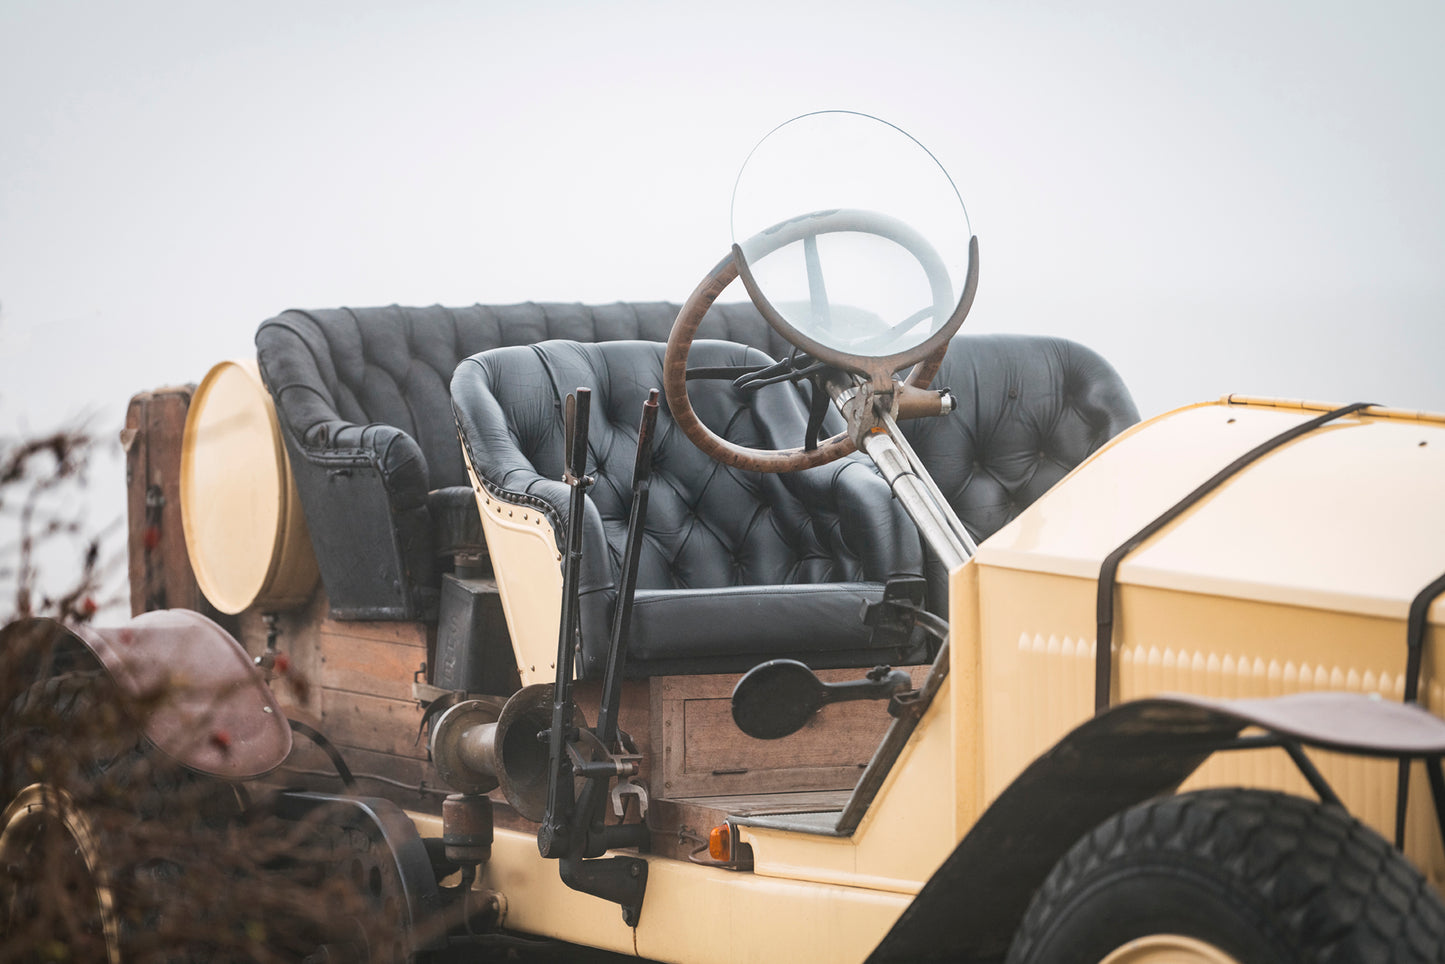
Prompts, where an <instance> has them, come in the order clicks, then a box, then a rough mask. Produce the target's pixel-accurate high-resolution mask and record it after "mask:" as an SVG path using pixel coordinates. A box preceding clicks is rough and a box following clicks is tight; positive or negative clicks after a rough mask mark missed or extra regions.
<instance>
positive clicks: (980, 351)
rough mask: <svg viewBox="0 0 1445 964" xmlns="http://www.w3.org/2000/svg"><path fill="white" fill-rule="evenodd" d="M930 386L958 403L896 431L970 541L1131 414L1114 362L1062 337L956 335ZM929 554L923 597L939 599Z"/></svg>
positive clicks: (942, 585)
mask: <svg viewBox="0 0 1445 964" xmlns="http://www.w3.org/2000/svg"><path fill="white" fill-rule="evenodd" d="M933 387H935V388H949V389H951V390H952V391H953V394H954V396H955V397H956V399H957V401H958V409H957V410H956V411H955V412H953V413H952V414H951V415H947V416H943V417H940V418H922V419H916V420H913V421H909V422H904V423H903V433H904V435H906V436H907V437H908V440H909V441H910V442H911V443H912V445H913V447H914V450H915V451H917V453H918V456H919V459H920V461H922V462H923V464H924V465H925V466H926V467H927V468H928V472H929V474H930V475H931V476H933V480H934V481H935V482H936V483H937V484H938V488H939V490H940V491H941V492H942V493H943V495H944V498H946V499H947V500H948V502H949V504H950V505H951V506H952V507H953V511H954V512H956V513H957V514H958V516H959V518H960V519H962V520H963V523H964V525H965V526H966V527H967V528H968V530H969V532H970V533H971V534H972V535H973V537H974V539H976V540H977V541H979V542H982V541H983V540H984V539H987V538H988V537H989V536H991V535H993V534H994V533H995V532H997V531H998V530H999V529H1001V528H1002V527H1003V526H1004V525H1006V524H1007V523H1008V522H1010V521H1012V520H1013V519H1014V518H1015V517H1016V516H1017V515H1018V514H1019V513H1021V512H1022V511H1023V510H1024V509H1026V508H1028V506H1029V505H1031V504H1032V503H1033V502H1034V500H1035V499H1037V498H1038V497H1039V496H1041V495H1043V494H1044V493H1045V492H1047V491H1048V490H1049V489H1050V488H1051V487H1052V486H1053V485H1054V483H1056V482H1058V481H1059V480H1060V479H1062V478H1063V477H1064V476H1065V475H1067V474H1068V473H1069V472H1070V471H1072V470H1073V468H1074V467H1075V466H1076V465H1078V464H1079V463H1080V462H1082V461H1084V459H1086V458H1087V457H1088V456H1089V455H1091V454H1092V453H1093V452H1094V451H1095V450H1097V449H1098V448H1099V447H1100V446H1101V445H1103V444H1104V443H1105V442H1107V441H1108V440H1109V439H1111V438H1113V437H1114V436H1115V435H1117V434H1119V433H1120V432H1122V431H1123V430H1124V429H1126V428H1128V427H1129V426H1130V425H1133V424H1134V423H1135V422H1137V421H1139V410H1138V409H1137V408H1136V407H1135V405H1134V400H1133V398H1131V397H1130V395H1129V390H1128V389H1127V388H1126V387H1125V385H1124V381H1123V379H1122V378H1120V377H1119V373H1118V372H1117V371H1115V370H1114V368H1113V366H1111V365H1110V364H1109V363H1108V362H1107V361H1105V360H1104V359H1103V358H1102V357H1100V356H1099V354H1098V353H1097V352H1095V351H1093V350H1092V349H1089V348H1085V347H1084V346H1083V345H1080V344H1078V343H1076V342H1072V341H1068V340H1066V339H1063V338H1051V337H1045V336H1038V335H1005V334H991V335H967V336H960V337H958V338H955V339H954V341H953V344H952V346H950V348H949V352H948V354H947V355H946V356H944V360H943V364H942V366H941V367H940V368H939V371H938V375H937V377H935V378H934V380H933ZM929 562H930V565H929V598H930V601H931V604H932V605H940V604H941V603H942V601H943V600H946V599H947V590H946V587H947V573H946V572H944V571H943V570H942V568H941V567H940V566H939V565H938V564H937V563H936V562H934V561H933V560H932V559H931V558H930V560H929Z"/></svg>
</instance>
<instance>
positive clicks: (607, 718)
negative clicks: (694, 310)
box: [537, 388, 659, 927]
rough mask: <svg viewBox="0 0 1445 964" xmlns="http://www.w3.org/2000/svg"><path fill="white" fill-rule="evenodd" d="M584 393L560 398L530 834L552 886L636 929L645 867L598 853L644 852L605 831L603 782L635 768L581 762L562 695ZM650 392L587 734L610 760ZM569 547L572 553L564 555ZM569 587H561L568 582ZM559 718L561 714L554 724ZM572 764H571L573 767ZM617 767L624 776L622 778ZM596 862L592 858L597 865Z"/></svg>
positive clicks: (614, 829) (622, 834)
mask: <svg viewBox="0 0 1445 964" xmlns="http://www.w3.org/2000/svg"><path fill="white" fill-rule="evenodd" d="M585 392H586V389H581V388H579V389H578V390H577V396H578V398H577V401H576V403H575V404H574V402H573V399H572V397H571V396H569V397H568V399H567V410H566V424H567V441H566V445H567V453H568V455H567V469H566V473H567V478H566V481H567V482H568V484H569V485H572V486H573V488H572V518H571V519H569V520H568V526H567V542H568V556H567V563H568V566H569V569H568V570H566V571H564V574H563V601H562V607H563V608H562V612H563V620H562V628H561V630H560V633H561V637H560V639H559V642H558V654H557V685H556V693H557V694H562V693H564V691H565V696H563V697H558V698H556V699H555V700H554V703H553V717H552V730H551V733H550V734H549V735H550V738H551V744H550V750H551V753H552V756H551V760H550V762H551V770H550V772H549V774H548V778H549V779H548V785H547V813H546V815H545V816H544V818H543V823H542V829H541V830H540V831H539V832H538V834H537V845H538V848H539V849H540V850H541V852H542V855H543V856H544V857H557V858H559V861H560V863H559V870H560V873H561V876H562V881H563V883H565V884H566V885H567V886H568V887H570V888H572V889H573V890H578V891H581V892H583V893H587V894H592V895H593V896H596V897H601V898H603V899H604V900H610V901H613V902H615V903H617V904H620V905H621V906H622V919H623V921H624V922H625V923H626V924H627V925H628V926H630V927H636V926H637V922H638V919H639V918H640V916H641V913H642V898H643V894H644V893H645V891H646V887H647V861H645V860H642V859H640V858H637V857H606V858H603V857H602V856H601V855H602V854H604V853H606V852H607V851H608V850H612V849H615V848H623V847H644V846H646V845H647V843H648V842H649V840H650V834H649V832H648V829H647V825H646V824H619V825H616V826H611V827H609V826H607V825H606V822H605V814H604V809H603V808H604V805H605V803H606V800H607V787H608V783H609V782H610V780H611V778H612V777H613V776H620V775H623V774H624V773H628V774H630V773H635V770H636V762H635V761H626V760H616V759H614V760H604V761H600V762H594V761H590V760H588V759H587V758H586V756H585V755H584V754H582V753H578V752H577V748H576V746H575V744H576V743H577V737H578V734H576V733H575V732H572V731H571V730H570V726H571V723H570V721H571V720H572V712H573V702H572V694H571V686H572V660H571V640H573V639H574V638H575V635H576V625H577V586H576V583H577V570H578V561H579V560H580V558H581V528H582V521H581V520H582V513H583V511H584V508H585V496H584V490H585V488H586V486H587V485H590V484H591V481H592V480H591V479H589V478H586V476H585V469H586V457H587V441H586V432H587V409H588V398H587V396H586V395H585V394H584V393H585ZM658 394H659V393H658V391H657V390H656V389H653V390H652V391H651V392H650V393H649V395H648V398H647V401H646V402H644V403H643V407H642V422H641V424H640V425H639V426H638V430H637V459H636V462H635V463H634V466H633V473H632V510H631V515H630V516H629V518H628V522H627V542H626V546H625V547H624V549H623V554H622V567H621V571H620V572H619V574H618V586H617V603H616V605H617V610H616V612H615V613H614V617H613V622H612V636H611V639H610V640H609V641H608V648H607V659H606V666H605V671H604V674H603V681H602V702H601V706H600V707H599V709H598V715H597V726H596V728H595V729H594V733H595V734H596V736H597V738H598V742H599V743H600V745H601V747H602V750H603V752H604V753H606V754H609V755H610V754H611V753H612V751H613V747H614V745H615V744H616V742H617V737H618V726H617V717H618V707H619V704H620V703H621V700H622V676H623V670H624V668H625V666H626V662H627V640H628V635H629V633H630V631H631V625H632V600H633V596H634V595H635V594H636V590H637V567H638V559H639V557H640V555H641V553H642V533H643V526H644V524H645V522H646V519H647V496H648V488H649V483H650V482H651V478H652V439H653V434H654V430H655V427H656V424H657V409H658V405H657V398H658ZM574 547H575V550H576V554H575V556H574V555H573V548H574ZM569 580H570V581H569ZM563 713H565V714H566V715H565V716H564V715H561V714H563ZM573 758H575V762H574V759H573ZM619 767H630V769H629V770H622V769H619ZM574 777H582V778H584V780H585V782H584V784H583V786H582V790H581V793H580V795H576V796H574V792H575V791H574V783H573V779H574ZM599 858H600V859H599Z"/></svg>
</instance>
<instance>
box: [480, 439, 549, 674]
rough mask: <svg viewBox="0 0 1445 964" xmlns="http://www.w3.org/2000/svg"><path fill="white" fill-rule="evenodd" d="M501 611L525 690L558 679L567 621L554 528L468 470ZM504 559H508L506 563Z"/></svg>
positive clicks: (540, 515)
mask: <svg viewBox="0 0 1445 964" xmlns="http://www.w3.org/2000/svg"><path fill="white" fill-rule="evenodd" d="M467 477H468V478H470V479H471V482H472V491H473V492H474V493H475V494H476V497H477V511H479V512H480V513H481V514H482V533H483V534H484V535H485V536H486V538H487V552H488V554H490V555H491V557H492V559H493V560H494V561H496V562H497V564H496V565H494V566H493V570H494V572H495V574H496V578H497V593H498V595H500V596H501V598H502V612H503V613H504V614H505V615H506V617H507V626H508V628H509V629H510V630H511V635H512V651H513V654H514V655H515V656H516V659H517V672H518V673H519V674H520V675H521V678H522V685H523V686H530V685H531V684H533V683H551V682H553V681H555V680H556V678H557V633H558V628H559V621H560V620H561V618H562V616H561V613H562V561H561V560H562V555H561V552H560V551H559V550H558V549H557V538H556V534H555V533H554V532H553V531H552V524H551V523H550V522H548V521H547V518H546V516H545V515H543V514H542V513H541V512H540V511H539V510H537V509H532V508H526V507H523V506H516V505H512V504H510V503H507V502H503V501H501V500H500V499H494V498H492V496H491V494H490V493H488V492H487V490H486V489H485V488H483V487H482V485H481V484H480V483H479V482H478V481H477V476H476V473H475V472H473V471H472V467H471V466H470V465H468V466H467ZM501 560H506V561H505V563H503V562H501Z"/></svg>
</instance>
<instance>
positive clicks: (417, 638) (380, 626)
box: [321, 618, 436, 649]
mask: <svg viewBox="0 0 1445 964" xmlns="http://www.w3.org/2000/svg"><path fill="white" fill-rule="evenodd" d="M435 631H436V627H435V626H433V625H429V624H427V623H423V622H408V621H405V620H395V621H381V620H377V621H369V622H368V621H356V622H351V621H348V620H340V619H330V618H328V619H323V620H322V621H321V634H322V635H323V636H337V637H341V638H351V639H368V640H372V641H374V642H378V643H391V644H393V645H395V646H408V647H416V648H421V649H426V648H427V644H428V637H429V634H430V633H433V632H435Z"/></svg>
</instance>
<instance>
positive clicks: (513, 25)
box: [0, 0, 1445, 517]
mask: <svg viewBox="0 0 1445 964" xmlns="http://www.w3.org/2000/svg"><path fill="white" fill-rule="evenodd" d="M1442 39H1445V5H1442V4H1441V3H1440V2H1438V0H1420V2H1384V3H1372V4H1362V3H1341V2H1319V0H1308V2H1304V0H1301V2H1275V3H1270V2H1238V3H1233V2H1221V3H1204V2H1171V3H1160V2H1154V0H1133V2H1096V3H1088V4H1078V3H1064V2H1057V3H1004V2H996V3H994V2H988V3H984V2H967V0H950V2H941V0H940V2H922V0H915V2H909V0H889V2H887V3H883V2H877V0H874V2H868V3H851V2H840V0H829V2H818V3H789V2H786V0H772V2H766V3H754V2H751V0H741V2H731V3H724V4H707V5H703V4H692V3H683V2H678V0H671V2H660V3H644V2H614V3H547V2H534V3H525V4H524V3H521V2H457V0H452V2H447V0H435V2H415V0H412V2H407V3H399V2H398V3H375V2H360V0H351V2H345V3H342V2H324V3H323V2H315V3H306V2H297V0H288V2H285V3H282V2H277V0H249V2H246V3H226V4H222V3H203V2H181V0H153V2H144V0H130V2H126V3H108V2H101V0H95V2H90V3H81V2H67V0H33V2H30V0H0V435H3V436H7V437H10V436H14V435H15V434H17V433H19V432H22V431H40V430H44V429H49V428H53V427H56V426H58V425H60V424H62V423H63V422H65V421H66V420H68V419H73V418H76V417H81V416H88V417H89V418H90V419H91V424H92V426H93V427H94V428H95V429H96V430H97V431H98V432H100V433H101V434H102V435H103V436H104V437H105V438H106V439H107V440H108V442H109V440H112V439H114V437H115V433H116V431H117V430H118V429H119V427H120V424H121V421H122V420H123V417H124V412H125V406H126V401H127V399H128V398H129V397H130V395H132V394H133V393H135V392H136V391H139V390H142V389H148V388H153V387H157V386H159V385H163V384H171V383H177V382H186V381H198V380H199V379H200V378H201V377H202V376H203V375H204V374H205V372H206V370H207V369H208V368H209V366H210V365H211V364H213V363H214V362H216V361H218V360H220V359H222V358H227V357H236V356H241V355H247V354H250V353H251V352H252V350H253V349H252V341H251V339H252V336H253V334H254V332H255V329H256V326H257V325H258V324H259V323H260V322H261V321H262V320H263V319H265V318H267V317H269V316H271V315H273V314H275V313H277V312H278V311H280V310H282V309H284V308H288V307H330V306H336V305H355V306H360V305H374V304H387V303H392V302H397V303H402V304H432V303H438V302H440V303H443V304H451V305H455V304H469V303H473V302H484V303H507V302H516V301H523V300H548V301H574V300H575V301H586V302H604V301H614V300H628V299H647V300H654V299H665V300H675V301H681V300H682V299H683V298H685V297H686V295H687V294H688V292H689V291H690V290H691V289H692V287H693V286H694V284H696V282H697V281H698V280H699V278H700V277H701V276H702V275H703V274H704V273H706V271H707V270H708V269H709V268H710V267H711V266H712V265H713V264H714V263H715V262H716V261H717V260H718V258H719V257H721V256H722V254H723V253H724V252H725V251H726V250H727V247H728V245H729V243H730V240H731V239H730V233H729V226H728V202H729V197H730V192H731V189H732V186H733V181H734V178H735V176H736V174H737V170H738V167H739V165H740V164H741V162H742V160H743V159H744V158H745V157H746V155H747V152H748V150H749V149H750V148H751V147H752V146H753V144H754V143H755V142H756V141H757V139H758V138H759V137H760V136H762V135H763V134H764V133H766V132H767V131H768V130H769V129H770V128H772V127H773V126H775V125H776V124H778V123H780V122H781V121H783V120H785V119H787V118H788V117H791V116H793V115H795V114H798V113H802V112H804V111H809V110H816V109H819V108H828V107H843V108H851V109H855V110H862V111H867V112H870V113H873V114H876V115H879V116H881V117H884V118H887V119H888V120H890V121H892V122H894V123H896V124H898V125H900V126H901V127H903V128H904V129H906V130H908V131H909V132H910V133H912V134H913V135H914V136H915V137H917V138H918V139H919V140H920V141H922V142H923V143H924V144H926V145H927V146H928V147H929V148H931V149H932V151H933V152H934V154H935V155H937V157H938V158H939V160H940V161H941V162H942V163H943V164H944V165H945V166H946V167H947V168H948V169H949V171H950V172H951V173H952V174H953V177H954V180H955V182H956V183H957V185H958V188H959V191H960V192H961V194H962V195H963V199H964V201H965V203H966V204H967V206H968V211H969V215H970V217H971V221H972V226H973V229H974V231H975V232H976V233H977V235H978V238H979V243H980V248H981V259H980V260H981V266H982V271H981V280H980V286H979V293H978V298H977V301H976V303H975V307H974V311H973V314H972V315H971V316H970V318H969V321H968V322H967V326H966V328H967V330H973V331H1030V332H1044V333H1050V334H1060V335H1065V336H1067V337H1070V338H1073V339H1076V340H1078V341H1081V342H1083V343H1085V344H1088V345H1091V346H1093V347H1095V348H1096V349H1098V350H1099V351H1100V352H1102V353H1103V354H1104V355H1105V356H1106V357H1107V358H1109V359H1110V360H1111V361H1113V363H1114V364H1115V365H1116V366H1117V367H1118V368H1119V370H1120V372H1121V373H1122V374H1123V376H1124V379H1125V381H1126V382H1127V383H1128V384H1129V385H1130V386H1131V388H1132V389H1133V391H1134V394H1135V397H1136V399H1137V401H1138V402H1139V405H1140V408H1141V410H1142V411H1143V412H1144V413H1145V414H1146V415H1149V414H1155V413H1158V412H1161V411H1164V410H1166V409H1168V408H1171V407H1174V406H1176V405H1180V404H1185V403H1187V402H1191V401H1197V400H1200V399H1203V398H1211V397H1217V396H1218V395H1221V394H1223V393H1225V392H1231V391H1238V392H1247V393H1252V394H1271V395H1282V396H1291V397H1308V398H1318V399H1323V400H1332V401H1341V402H1344V401H1353V400H1357V399H1368V400H1375V401H1381V402H1388V403H1391V404H1396V405H1401V406H1408V407H1422V408H1433V409H1436V410H1445V377H1442V375H1441V369H1442V359H1445V352H1442V348H1445V335H1442V322H1445V271H1442V264H1445V217H1442V215H1445V186H1442V180H1441V172H1442V171H1445V96H1442V95H1445V57H1441V56H1440V54H1439V51H1440V49H1441V46H1442ZM736 296H737V297H738V298H742V297H743V294H742V293H741V291H740V290H739V291H738V292H737V294H736ZM117 451H118V449H117V450H113V452H112V455H111V456H109V457H108V459H106V460H103V461H102V463H101V465H100V466H99V468H98V471H97V475H96V478H95V480H94V488H96V489H97V494H98V495H99V496H101V498H100V499H99V500H98V508H97V510H96V511H97V513H98V514H100V515H102V516H108V517H114V516H116V515H118V514H119V513H120V512H121V511H122V493H121V489H122V487H123V482H122V480H121V470H120V460H119V458H118V454H115V452H117Z"/></svg>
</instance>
